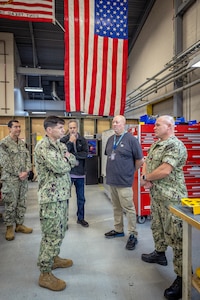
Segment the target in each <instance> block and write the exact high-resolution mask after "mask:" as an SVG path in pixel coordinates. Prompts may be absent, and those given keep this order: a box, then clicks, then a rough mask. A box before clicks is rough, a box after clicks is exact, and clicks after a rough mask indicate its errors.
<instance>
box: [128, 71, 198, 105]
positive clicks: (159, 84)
mask: <svg viewBox="0 0 200 300" xmlns="http://www.w3.org/2000/svg"><path fill="white" fill-rule="evenodd" d="M182 69H183V68H180V69H179V70H176V72H175V73H171V74H169V75H167V76H165V77H164V78H162V79H160V80H159V81H158V82H156V83H154V84H152V85H151V86H149V87H148V88H146V89H145V90H143V91H142V92H140V93H139V94H137V95H136V96H135V97H134V100H133V98H132V99H129V101H128V100H127V102H126V106H131V105H132V104H133V103H135V102H137V101H140V100H141V98H144V97H146V96H148V95H151V94H152V93H155V92H157V91H158V90H159V89H161V88H163V87H165V86H166V85H168V84H169V83H172V82H174V80H178V79H180V78H181V77H183V76H186V75H187V74H188V73H190V72H192V69H188V70H185V71H182ZM131 100H132V101H131Z"/></svg>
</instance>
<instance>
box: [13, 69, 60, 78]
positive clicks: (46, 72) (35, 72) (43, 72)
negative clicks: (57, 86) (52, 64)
mask: <svg viewBox="0 0 200 300" xmlns="http://www.w3.org/2000/svg"><path fill="white" fill-rule="evenodd" d="M17 74H19V75H28V76H64V70H51V69H40V68H23V67H18V68H17Z"/></svg>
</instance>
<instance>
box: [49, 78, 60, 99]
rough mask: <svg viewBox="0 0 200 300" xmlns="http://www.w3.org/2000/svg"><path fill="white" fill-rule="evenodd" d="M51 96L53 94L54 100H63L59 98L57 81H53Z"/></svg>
mask: <svg viewBox="0 0 200 300" xmlns="http://www.w3.org/2000/svg"><path fill="white" fill-rule="evenodd" d="M51 96H52V98H53V100H54V101H62V100H61V99H60V98H59V96H58V95H57V92H56V83H55V81H53V82H52V93H51Z"/></svg>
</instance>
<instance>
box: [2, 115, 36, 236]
mask: <svg viewBox="0 0 200 300" xmlns="http://www.w3.org/2000/svg"><path fill="white" fill-rule="evenodd" d="M8 128H9V131H10V132H9V135H8V136H6V137H5V138H3V139H2V140H1V141H0V167H1V181H2V190H1V192H2V200H3V202H4V205H5V211H4V215H3V218H4V223H5V225H6V226H7V230H6V235H5V238H6V240H8V241H11V240H13V239H14V238H15V236H14V227H13V225H14V224H16V228H15V232H22V233H31V232H32V228H28V227H26V226H25V225H23V223H24V215H25V212H26V197H27V190H28V174H29V171H30V170H31V161H30V155H29V151H28V149H27V148H26V145H25V143H24V142H23V141H22V140H21V139H19V135H20V133H21V126H20V123H19V121H18V120H10V121H9V123H8Z"/></svg>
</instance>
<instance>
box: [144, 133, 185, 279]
mask: <svg viewBox="0 0 200 300" xmlns="http://www.w3.org/2000/svg"><path fill="white" fill-rule="evenodd" d="M186 159H187V150H186V148H185V146H184V144H183V143H182V142H181V141H180V140H179V139H177V137H175V136H172V137H170V138H168V139H167V140H164V141H157V142H155V143H154V144H153V145H152V146H151V148H150V149H149V152H148V156H147V158H146V161H145V162H146V166H147V174H148V173H151V172H152V171H153V170H155V169H156V168H157V167H159V166H160V165H161V164H162V163H168V164H170V165H171V166H172V167H173V170H172V172H171V173H170V174H169V175H168V176H167V177H165V178H163V179H159V180H154V181H153V186H152V187H151V189H150V195H151V215H152V225H151V229H152V233H153V238H154V242H155V249H156V250H157V251H158V252H164V251H165V250H166V249H167V246H171V247H172V249H173V254H174V257H173V263H174V271H175V273H176V274H177V275H178V276H181V277H182V234H183V232H182V221H181V219H179V218H178V217H176V216H175V215H173V214H172V213H171V212H170V211H169V206H170V205H177V204H180V200H181V198H184V197H187V190H186V185H185V180H184V174H183V166H184V165H185V162H186Z"/></svg>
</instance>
